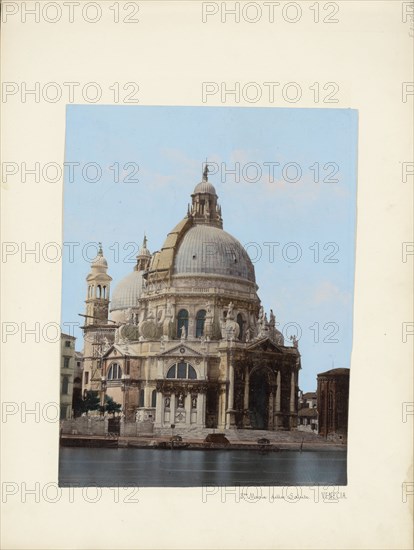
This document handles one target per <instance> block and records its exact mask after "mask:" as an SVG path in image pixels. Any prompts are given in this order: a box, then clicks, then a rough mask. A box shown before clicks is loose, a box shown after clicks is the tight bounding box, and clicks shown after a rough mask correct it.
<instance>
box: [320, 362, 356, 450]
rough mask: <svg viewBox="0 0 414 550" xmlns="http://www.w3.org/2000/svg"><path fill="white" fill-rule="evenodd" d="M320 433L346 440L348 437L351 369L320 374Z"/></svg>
mask: <svg viewBox="0 0 414 550" xmlns="http://www.w3.org/2000/svg"><path fill="white" fill-rule="evenodd" d="M317 394H318V397H317V400H318V424H319V434H321V435H323V436H325V437H327V438H329V439H334V440H339V441H343V442H346V441H347V437H348V403H349V369H331V370H329V371H326V372H322V373H320V374H318V390H317Z"/></svg>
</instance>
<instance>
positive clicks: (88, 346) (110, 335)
mask: <svg viewBox="0 0 414 550" xmlns="http://www.w3.org/2000/svg"><path fill="white" fill-rule="evenodd" d="M107 271H108V262H107V261H106V259H105V257H104V255H103V250H102V244H101V243H99V249H98V255H97V256H96V258H95V259H94V260H93V261H92V263H91V270H90V272H89V274H88V276H87V277H86V283H87V292H86V300H85V304H86V308H85V315H84V317H85V324H84V326H83V327H82V329H83V338H84V348H83V355H84V373H83V375H84V378H83V381H82V389H83V391H85V390H94V391H99V390H100V389H101V365H100V355H101V353H102V350H103V346H104V345H105V344H107V343H111V342H113V341H114V334H115V327H116V325H115V326H114V324H110V323H109V321H108V313H109V296H110V284H111V281H112V277H110V276H109V275H108V273H107Z"/></svg>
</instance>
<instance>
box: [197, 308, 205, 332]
mask: <svg viewBox="0 0 414 550" xmlns="http://www.w3.org/2000/svg"><path fill="white" fill-rule="evenodd" d="M205 321H206V310H205V309H200V311H198V312H197V315H196V338H200V336H203V334H204V323H205Z"/></svg>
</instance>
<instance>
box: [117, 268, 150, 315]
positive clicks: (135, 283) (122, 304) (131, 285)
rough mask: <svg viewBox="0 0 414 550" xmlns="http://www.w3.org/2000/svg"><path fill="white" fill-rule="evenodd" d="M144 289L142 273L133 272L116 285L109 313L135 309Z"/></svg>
mask: <svg viewBox="0 0 414 550" xmlns="http://www.w3.org/2000/svg"><path fill="white" fill-rule="evenodd" d="M143 288H144V280H143V278H142V271H133V272H132V273H130V274H129V275H127V276H126V277H124V278H123V279H121V281H119V283H118V284H117V285H116V287H115V289H114V291H113V293H112V300H111V311H116V310H120V309H128V308H130V307H137V305H138V298H139V297H140V296H141V293H142V290H143Z"/></svg>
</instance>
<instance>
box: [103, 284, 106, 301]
mask: <svg viewBox="0 0 414 550" xmlns="http://www.w3.org/2000/svg"><path fill="white" fill-rule="evenodd" d="M102 289H103V298H106V286H103V287H102Z"/></svg>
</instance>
